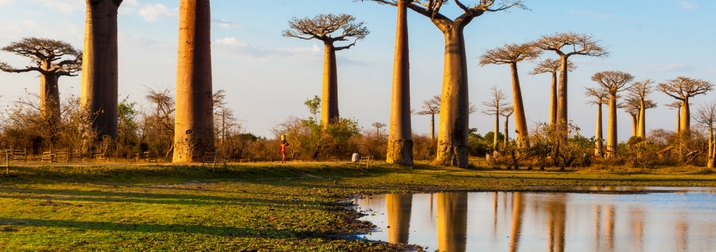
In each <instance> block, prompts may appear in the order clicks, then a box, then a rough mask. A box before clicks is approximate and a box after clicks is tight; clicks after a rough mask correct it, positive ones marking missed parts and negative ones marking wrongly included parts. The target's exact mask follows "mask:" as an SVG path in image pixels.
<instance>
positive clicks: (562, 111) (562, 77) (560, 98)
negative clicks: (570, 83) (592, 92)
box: [557, 55, 569, 139]
mask: <svg viewBox="0 0 716 252" xmlns="http://www.w3.org/2000/svg"><path fill="white" fill-rule="evenodd" d="M559 59H560V61H561V62H562V66H561V67H560V70H559V89H558V93H557V123H560V124H567V123H569V118H568V115H567V112H568V109H567V106H568V103H567V96H568V94H567V71H568V68H567V66H568V63H569V62H568V61H567V56H566V55H560V57H559ZM564 137H565V139H566V137H567V136H566V135H565V136H564Z"/></svg>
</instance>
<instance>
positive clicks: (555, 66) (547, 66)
mask: <svg viewBox="0 0 716 252" xmlns="http://www.w3.org/2000/svg"><path fill="white" fill-rule="evenodd" d="M576 68H577V67H576V66H575V65H574V64H572V61H571V60H567V70H568V71H570V72H571V71H573V70H574V69H576ZM560 69H562V62H561V61H560V60H555V59H546V60H543V61H540V62H539V63H537V66H535V68H534V69H532V72H530V74H531V75H537V74H543V73H551V74H552V85H551V89H550V95H549V125H556V124H557V73H559V70H560Z"/></svg>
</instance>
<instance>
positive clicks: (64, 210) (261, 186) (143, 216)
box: [0, 163, 716, 251]
mask: <svg viewBox="0 0 716 252" xmlns="http://www.w3.org/2000/svg"><path fill="white" fill-rule="evenodd" d="M604 186H716V175H714V174H711V173H710V172H704V170H703V169H700V168H692V169H686V170H683V169H682V170H674V169H671V170H659V172H656V171H654V170H623V171H620V172H605V171H604V170H601V169H593V170H589V171H576V170H571V171H565V172H561V171H557V170H548V171H526V170H520V171H512V170H510V171H505V170H492V169H471V170H468V169H455V168H438V167H433V166H428V165H424V164H421V165H418V166H417V167H416V168H415V169H404V168H400V167H397V166H391V165H385V164H379V165H376V166H374V167H373V168H370V169H367V170H366V169H358V168H356V167H355V166H352V165H348V164H335V163H296V164H289V165H278V164H275V163H274V164H268V163H264V164H249V165H243V164H242V165H233V166H229V167H226V168H217V169H216V170H214V171H212V169H211V168H208V167H202V166H97V167H88V166H76V167H56V166H30V167H14V168H11V169H10V174H9V175H5V174H3V175H0V250H4V251H5V250H12V251H24V250H27V251H35V250H53V251H77V250H128V251H139V250H141V251H145V250H181V251H187V250H190V251H202V250H219V251H252V250H257V251H393V250H396V249H398V248H399V247H396V246H393V245H389V244H382V243H373V242H369V241H362V240H354V239H347V237H348V235H350V234H354V233H356V232H359V231H366V230H367V229H368V228H370V226H369V225H368V224H367V223H362V222H360V221H357V220H356V218H357V213H355V212H353V211H350V210H348V209H349V204H348V203H347V202H348V201H347V199H350V197H351V196H353V195H357V194H371V193H383V192H429V191H430V192H432V191H453V190H470V191H479V190H529V191H589V190H591V188H593V187H604Z"/></svg>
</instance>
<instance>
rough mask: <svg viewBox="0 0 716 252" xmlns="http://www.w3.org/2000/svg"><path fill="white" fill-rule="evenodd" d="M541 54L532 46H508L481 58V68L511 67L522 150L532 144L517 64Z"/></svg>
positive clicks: (516, 122) (515, 111)
mask: <svg viewBox="0 0 716 252" xmlns="http://www.w3.org/2000/svg"><path fill="white" fill-rule="evenodd" d="M540 53H541V51H540V50H539V49H538V48H537V47H535V46H534V45H532V44H519V45H518V44H506V45H504V46H503V47H498V48H495V49H491V50H488V51H487V52H485V54H483V55H482V57H480V65H481V66H484V65H487V64H506V65H509V66H510V71H511V74H512V107H513V108H514V113H515V128H516V130H517V142H518V143H519V146H520V147H521V148H527V147H530V142H529V132H528V130H527V119H526V118H525V107H524V104H523V103H522V88H521V87H520V77H519V73H518V72H517V63H518V62H520V61H523V60H532V59H534V58H536V57H537V56H539V54H540ZM506 133H507V132H505V134H506Z"/></svg>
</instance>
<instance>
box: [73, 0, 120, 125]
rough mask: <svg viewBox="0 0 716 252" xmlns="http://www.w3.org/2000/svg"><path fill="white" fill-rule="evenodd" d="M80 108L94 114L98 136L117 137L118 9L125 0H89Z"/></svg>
mask: <svg viewBox="0 0 716 252" xmlns="http://www.w3.org/2000/svg"><path fill="white" fill-rule="evenodd" d="M86 3H87V4H86V18H85V42H84V55H83V58H82V70H83V71H82V91H81V94H80V99H81V104H82V107H81V109H84V110H88V112H89V113H92V114H95V116H96V118H95V119H94V121H93V122H92V128H94V130H95V131H97V136H104V135H109V136H111V137H112V138H117V123H118V118H119V117H118V116H119V115H118V111H117V108H118V102H119V101H118V99H119V98H118V89H119V79H118V78H119V73H118V51H117V11H118V10H119V5H120V4H122V0H86Z"/></svg>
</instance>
